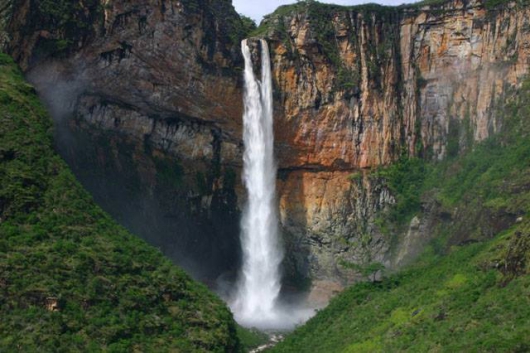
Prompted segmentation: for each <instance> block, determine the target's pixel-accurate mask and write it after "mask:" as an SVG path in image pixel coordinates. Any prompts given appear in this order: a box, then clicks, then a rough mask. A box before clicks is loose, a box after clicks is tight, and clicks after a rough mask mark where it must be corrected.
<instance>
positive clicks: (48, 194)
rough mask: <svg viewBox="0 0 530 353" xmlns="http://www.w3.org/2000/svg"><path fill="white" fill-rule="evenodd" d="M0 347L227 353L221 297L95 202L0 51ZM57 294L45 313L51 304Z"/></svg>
mask: <svg viewBox="0 0 530 353" xmlns="http://www.w3.org/2000/svg"><path fill="white" fill-rule="evenodd" d="M0 105H1V107H2V109H0V273H2V275H1V277H0V316H1V317H2V320H0V332H2V334H1V335H0V351H3V352H15V351H26V352H36V351H42V352H79V351H83V352H87V351H89V352H95V351H109V352H131V351H142V352H167V351H180V352H195V351H197V352H199V351H200V352H204V351H208V352H227V351H236V350H237V349H238V345H239V342H238V339H237V336H236V325H235V323H234V321H233V318H232V315H231V313H230V312H229V310H228V309H227V308H226V307H225V306H224V304H223V303H222V302H221V301H220V300H219V299H218V298H216V297H215V296H214V295H212V294H211V293H209V292H208V290H207V289H206V288H205V287H204V286H202V285H200V284H198V283H196V282H194V281H193V280H191V279H190V278H189V276H187V275H186V274H185V273H184V272H183V271H181V270H180V269H178V268H176V267H175V266H173V265H172V264H171V263H170V261H169V260H167V259H166V258H164V256H163V255H162V254H161V253H160V252H159V251H157V250H155V249H153V248H151V247H150V246H148V245H147V244H146V243H145V242H143V241H142V240H140V239H138V238H137V237H134V236H132V235H131V234H129V233H128V232H127V231H125V230H124V229H123V228H121V227H120V226H118V225H117V224H116V223H115V222H114V221H113V220H112V219H110V217H109V216H108V215H107V214H106V213H104V212H103V211H102V210H101V209H100V208H99V207H97V206H96V205H95V204H94V202H93V200H92V199H91V197H90V195H88V193H87V192H86V191H85V190H84V189H83V188H82V187H81V186H80V184H79V183H78V182H77V181H76V180H75V178H74V176H73V175H72V173H71V172H70V171H69V169H68V168H67V167H66V165H65V163H64V162H63V161H62V159H60V158H59V157H58V156H57V155H56V154H55V152H54V150H53V142H52V138H51V122H50V119H49V117H48V115H47V114H46V112H45V110H44V109H43V107H42V105H41V104H40V103H39V101H38V99H37V97H36V95H35V92H34V90H33V88H32V87H31V86H29V85H28V84H26V83H25V82H24V80H23V77H22V75H21V73H20V72H19V70H18V69H17V68H16V67H15V66H14V64H12V62H11V60H10V59H9V58H8V57H7V56H5V55H4V54H0ZM50 300H54V301H56V302H57V305H58V310H56V311H49V310H47V308H46V303H47V302H48V301H50Z"/></svg>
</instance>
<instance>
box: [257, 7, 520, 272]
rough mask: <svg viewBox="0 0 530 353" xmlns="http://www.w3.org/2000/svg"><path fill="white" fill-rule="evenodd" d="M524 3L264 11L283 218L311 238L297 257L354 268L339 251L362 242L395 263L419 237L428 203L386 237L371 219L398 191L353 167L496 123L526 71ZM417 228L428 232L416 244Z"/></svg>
mask: <svg viewBox="0 0 530 353" xmlns="http://www.w3.org/2000/svg"><path fill="white" fill-rule="evenodd" d="M529 14H530V10H529V9H528V8H526V7H521V6H519V5H516V4H515V3H511V4H506V5H504V6H500V7H497V8H492V9H486V7H485V4H484V3H483V2H481V1H464V2H463V1H449V2H445V3H444V4H441V5H436V6H414V7H403V8H384V7H378V6H372V5H367V6H364V7H354V8H344V7H338V6H334V5H329V6H328V5H324V4H315V3H302V4H297V5H293V6H290V7H284V8H281V9H279V10H278V11H277V12H276V13H275V14H273V15H271V16H269V17H268V18H267V19H266V20H265V23H264V24H262V26H261V28H262V31H263V33H264V35H265V36H267V37H268V38H269V40H270V42H271V46H272V47H273V49H274V52H275V55H274V77H275V79H276V84H277V101H278V104H277V105H276V107H277V120H276V121H277V125H276V126H277V132H278V133H277V139H278V146H279V147H278V151H279V153H278V155H279V158H280V169H281V170H282V171H283V175H282V179H283V180H284V182H283V184H282V189H281V191H280V195H281V201H282V202H281V205H282V215H283V224H284V225H285V226H286V229H287V230H288V232H289V234H290V235H291V238H290V239H293V242H294V244H298V245H297V246H299V247H302V248H304V249H306V253H305V256H306V260H305V262H304V261H301V259H300V261H299V262H298V266H299V267H300V268H299V269H302V268H306V267H307V268H308V273H310V274H312V275H313V278H315V277H316V278H321V279H329V278H335V279H337V278H341V279H343V280H350V279H351V277H350V274H349V271H348V270H347V269H345V268H344V267H343V266H341V265H340V259H343V260H345V261H352V262H355V263H359V262H362V261H361V259H362V257H363V256H366V253H367V249H366V248H368V252H369V253H371V255H370V257H371V260H370V261H373V260H375V261H381V262H384V263H385V264H386V265H387V266H388V267H390V268H395V267H396V266H399V265H400V264H401V263H405V262H406V261H407V258H408V257H410V256H412V255H414V253H416V252H417V247H419V246H420V245H421V244H425V241H426V240H427V239H425V238H426V236H427V234H428V233H429V231H428V230H429V225H432V224H433V219H432V218H436V217H434V216H433V215H432V214H428V215H427V216H426V218H425V219H424V220H419V219H415V220H414V222H413V223H414V224H411V228H410V229H408V230H406V231H405V232H404V234H403V235H402V236H400V238H402V239H403V240H401V244H397V245H396V244H395V243H394V247H393V248H392V247H391V246H390V243H391V241H390V240H389V239H388V237H386V238H385V237H384V236H383V235H382V234H381V231H380V229H378V227H377V226H376V225H374V223H377V222H375V221H376V215H377V213H378V212H379V211H381V210H382V209H385V208H386V207H388V206H389V205H390V204H391V203H392V202H393V197H392V195H391V194H390V193H389V192H388V190H386V189H385V187H384V184H382V183H381V180H377V179H374V178H371V179H370V178H366V177H362V175H363V174H359V171H360V170H366V172H363V173H364V174H365V175H369V174H370V173H369V170H373V169H375V168H378V167H380V166H384V165H388V164H390V163H392V162H393V161H395V160H397V159H398V158H399V156H400V155H401V154H403V153H407V154H409V155H415V156H421V157H424V158H428V159H438V160H441V159H443V158H445V157H447V156H451V155H455V154H458V153H459V152H462V151H464V150H466V149H469V148H470V147H471V146H472V145H473V143H474V142H476V141H480V140H483V139H485V138H487V137H488V136H490V135H491V134H493V133H495V132H497V131H499V129H501V128H502V124H503V122H502V121H501V120H499V119H498V117H497V116H496V114H495V106H496V102H499V100H503V99H506V97H507V95H508V94H511V93H509V92H513V90H512V88H513V87H516V86H517V85H518V83H519V82H520V79H521V78H522V77H523V76H525V75H526V74H527V71H528V64H529V54H530V51H529V45H530V23H529V22H528V15H529ZM352 174H355V176H356V177H354V178H353V181H352V180H349V179H348V176H349V175H352ZM418 229H422V230H423V231H422V232H421V233H422V234H423V239H416V240H415V241H412V242H411V241H410V237H411V234H413V233H414V232H415V230H418ZM411 232H412V233H411ZM416 233H418V232H417V231H416ZM407 234H408V236H407ZM414 236H416V235H414ZM420 237H421V236H420ZM416 238H418V237H417V236H416ZM363 239H365V240H364V241H367V242H368V245H367V246H366V245H364V246H363ZM407 239H408V240H407ZM412 243H414V244H412ZM405 248H406V249H405ZM392 253H393V254H394V255H391V254H392ZM363 254H364V255H363Z"/></svg>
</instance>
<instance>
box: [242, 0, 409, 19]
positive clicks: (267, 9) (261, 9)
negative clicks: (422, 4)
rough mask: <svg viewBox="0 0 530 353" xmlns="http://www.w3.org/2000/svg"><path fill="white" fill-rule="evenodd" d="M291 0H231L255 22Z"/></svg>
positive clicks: (355, 0) (344, 1)
mask: <svg viewBox="0 0 530 353" xmlns="http://www.w3.org/2000/svg"><path fill="white" fill-rule="evenodd" d="M320 2H327V3H332V4H337V5H360V4H366V3H368V2H371V3H377V4H381V5H393V6H395V5H400V4H402V3H406V2H408V3H410V2H415V1H414V0H373V1H362V0H334V1H327V0H320ZM293 3H295V1H293V0H267V1H255V0H233V4H234V7H235V8H236V10H237V12H239V13H241V14H243V15H245V16H248V17H250V18H252V19H253V20H254V21H256V23H258V24H259V22H260V21H261V20H262V19H263V16H265V15H267V14H269V13H271V12H274V10H276V9H277V8H278V6H281V5H286V4H293Z"/></svg>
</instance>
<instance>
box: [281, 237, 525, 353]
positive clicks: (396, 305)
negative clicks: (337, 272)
mask: <svg viewBox="0 0 530 353" xmlns="http://www.w3.org/2000/svg"><path fill="white" fill-rule="evenodd" d="M510 234H511V232H510V233H509V234H506V235H504V236H502V237H500V238H499V239H497V240H495V241H492V242H489V243H483V244H474V245H470V246H465V247H461V248H455V249H454V251H453V252H452V253H451V254H449V255H448V256H446V257H439V256H435V255H433V254H432V253H427V254H425V256H424V257H423V258H421V259H420V261H419V263H418V264H417V265H416V266H414V267H412V268H410V269H408V270H406V271H404V272H402V273H400V274H398V275H393V276H391V277H389V278H387V279H385V280H384V281H383V282H380V283H361V284H357V285H355V286H353V287H351V288H350V289H348V290H346V291H345V292H344V293H342V294H340V295H339V296H338V297H336V298H334V299H333V300H332V301H331V303H330V305H329V306H328V307H327V308H326V309H324V310H322V311H320V312H319V313H318V314H317V315H316V316H315V317H314V318H313V319H311V320H310V321H309V322H308V323H307V324H306V325H304V326H302V327H300V328H298V329H297V330H296V331H295V332H294V333H293V334H291V335H289V336H287V338H286V339H285V341H284V342H282V343H280V344H279V345H278V346H276V347H275V348H274V349H272V352H297V353H298V352H300V353H303V352H428V351H443V352H462V351H480V352H496V351H510V352H512V351H513V352H515V351H526V350H528V349H530V327H529V326H528V325H527V322H528V318H530V297H529V296H528V288H529V286H530V276H528V275H523V276H519V277H515V278H514V279H513V280H512V281H511V282H509V284H508V285H506V286H502V285H501V284H502V281H503V279H502V274H501V273H500V272H499V271H497V270H494V269H493V266H492V259H494V258H495V257H496V256H498V255H499V254H500V253H502V251H504V250H503V249H504V248H505V247H506V244H507V241H508V239H509V238H510ZM499 249H502V250H499Z"/></svg>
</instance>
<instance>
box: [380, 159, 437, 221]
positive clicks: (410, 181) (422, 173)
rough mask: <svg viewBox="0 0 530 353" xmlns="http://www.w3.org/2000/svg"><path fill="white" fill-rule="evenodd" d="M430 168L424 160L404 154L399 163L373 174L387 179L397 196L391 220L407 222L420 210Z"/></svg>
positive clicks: (388, 184) (390, 215)
mask: <svg viewBox="0 0 530 353" xmlns="http://www.w3.org/2000/svg"><path fill="white" fill-rule="evenodd" d="M428 169H429V167H428V165H427V164H426V162H425V161H424V160H422V159H420V158H408V157H407V156H402V157H401V158H400V159H399V161H397V163H394V164H392V165H390V166H389V167H386V168H383V169H380V170H378V171H376V172H375V174H374V175H373V176H374V177H378V178H383V179H385V180H386V184H387V186H388V187H389V189H390V190H391V191H392V193H393V195H395V197H396V204H395V205H394V206H393V207H392V210H391V212H390V214H389V217H390V220H391V221H393V222H396V223H406V222H408V221H410V219H411V218H412V216H413V215H414V214H415V213H416V212H418V211H419V208H420V206H421V195H422V192H423V188H422V186H423V183H424V180H425V178H426V176H427V174H428Z"/></svg>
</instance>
